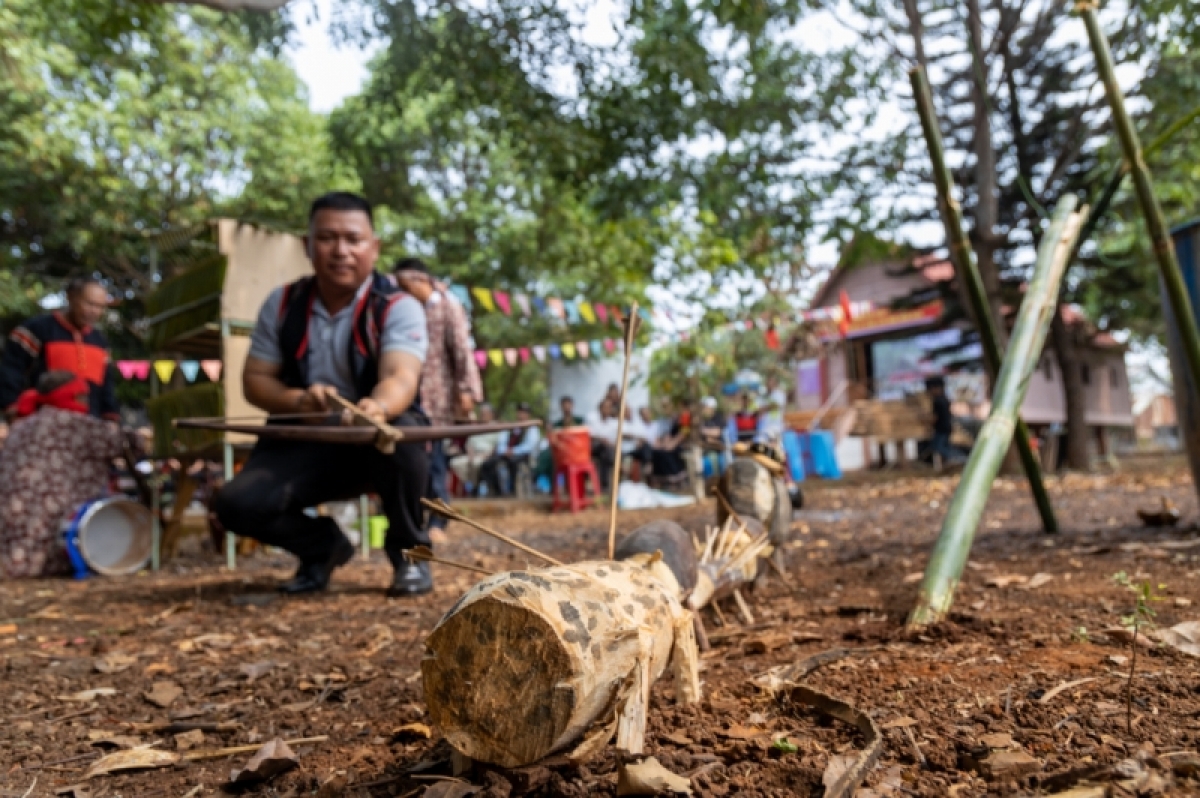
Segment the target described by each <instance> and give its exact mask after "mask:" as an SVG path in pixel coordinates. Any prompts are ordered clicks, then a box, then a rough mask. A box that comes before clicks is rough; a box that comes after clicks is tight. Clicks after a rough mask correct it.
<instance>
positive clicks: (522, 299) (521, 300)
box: [513, 294, 529, 316]
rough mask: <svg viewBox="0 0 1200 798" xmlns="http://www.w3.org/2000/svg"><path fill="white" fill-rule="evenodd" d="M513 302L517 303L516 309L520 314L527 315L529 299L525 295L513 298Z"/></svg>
mask: <svg viewBox="0 0 1200 798" xmlns="http://www.w3.org/2000/svg"><path fill="white" fill-rule="evenodd" d="M513 301H514V302H516V303H517V307H519V308H520V309H521V313H523V314H524V315H526V316H528V315H529V297H527V296H526V295H525V294H517V295H516V296H515V297H513Z"/></svg>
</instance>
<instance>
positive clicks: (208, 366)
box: [200, 360, 221, 382]
mask: <svg viewBox="0 0 1200 798" xmlns="http://www.w3.org/2000/svg"><path fill="white" fill-rule="evenodd" d="M200 368H202V369H204V376H206V377H208V378H209V379H210V380H212V381H213V382H219V381H220V380H221V361H219V360H201V361H200Z"/></svg>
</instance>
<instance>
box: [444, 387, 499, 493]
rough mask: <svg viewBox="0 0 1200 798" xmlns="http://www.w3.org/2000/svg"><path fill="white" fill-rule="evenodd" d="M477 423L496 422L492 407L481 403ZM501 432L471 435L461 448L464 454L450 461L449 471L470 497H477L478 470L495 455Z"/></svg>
mask: <svg viewBox="0 0 1200 798" xmlns="http://www.w3.org/2000/svg"><path fill="white" fill-rule="evenodd" d="M477 409H478V411H479V423H480V424H489V423H491V422H493V421H495V420H496V413H495V411H493V410H492V406H491V405H489V404H487V403H483V404H481V405H479V407H478V408H477ZM504 435H505V433H503V432H489V433H487V434H486V435H472V436H471V437H470V438H467V440H466V443H465V444H464V446H463V449H464V453H463V454H460V455H458V456H457V457H454V458H452V459H451V460H450V470H451V471H453V472H454V475H455V476H456V477H458V481H459V482H461V483H462V484H463V486H464V487H465V488H466V490H467V493H468V494H470V495H478V493H479V485H480V469H481V468H482V467H483V464H484V463H485V462H487V460H488V458H490V457H492V456H493V455H494V454H495V453H496V448H497V447H498V446H499V445H500V439H501V438H502V437H503V436H504Z"/></svg>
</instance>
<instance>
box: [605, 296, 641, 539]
mask: <svg viewBox="0 0 1200 798" xmlns="http://www.w3.org/2000/svg"><path fill="white" fill-rule="evenodd" d="M637 327H638V303H637V302H634V303H633V304H632V305H630V306H629V318H627V319H626V320H625V365H624V367H623V368H622V369H621V404H620V409H618V410H617V443H616V451H615V452H614V453H613V475H612V482H610V483H609V488H610V489H611V490H612V500H611V505H610V508H609V519H608V559H610V560H611V559H613V558H614V557H616V553H617V488H618V487H620V485H621V436H623V435H624V434H625V399H626V396H627V394H628V393H629V361H630V360H632V359H633V336H634V334H635V333H637Z"/></svg>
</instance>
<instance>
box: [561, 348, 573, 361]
mask: <svg viewBox="0 0 1200 798" xmlns="http://www.w3.org/2000/svg"><path fill="white" fill-rule="evenodd" d="M562 353H563V357H565V358H566V359H567V360H570V359H572V358H573V357H575V344H563V345H562Z"/></svg>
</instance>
